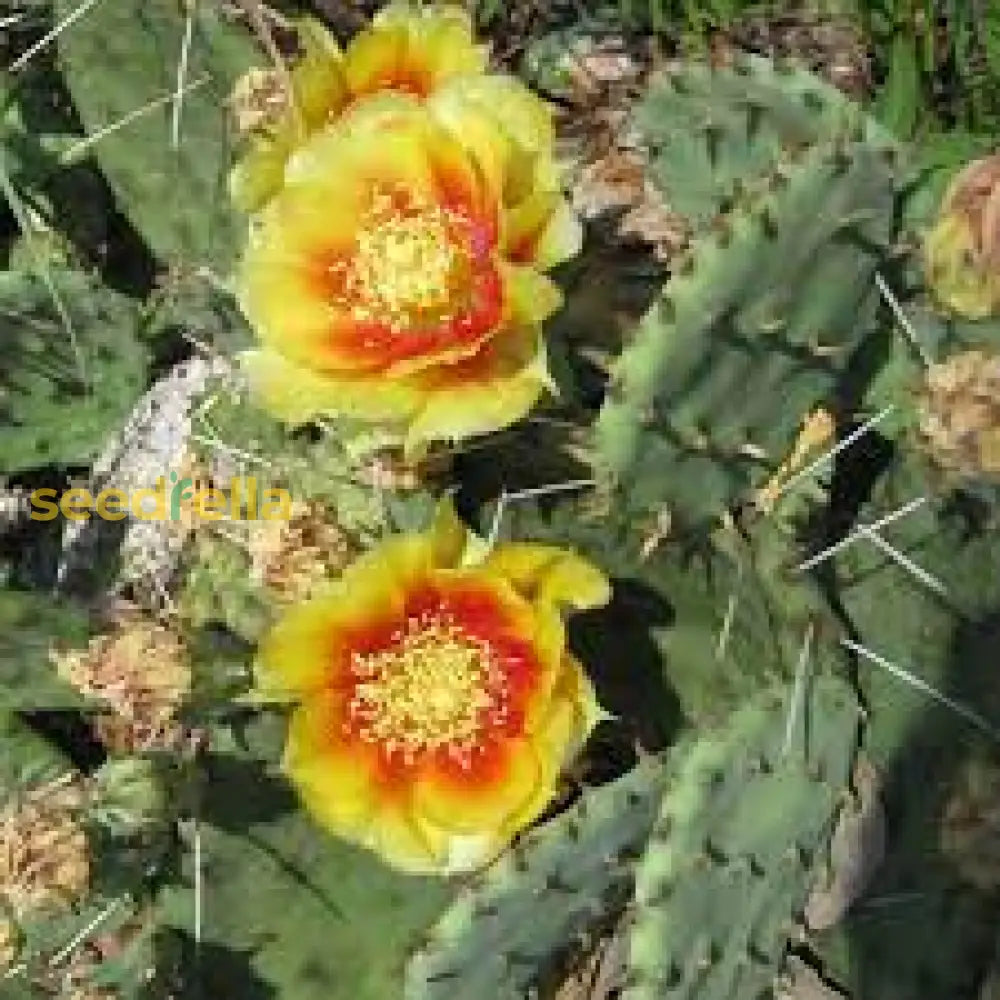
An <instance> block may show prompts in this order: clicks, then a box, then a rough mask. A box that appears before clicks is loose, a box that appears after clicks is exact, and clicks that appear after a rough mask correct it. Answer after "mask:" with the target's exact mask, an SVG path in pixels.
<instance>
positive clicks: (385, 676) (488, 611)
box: [344, 587, 539, 770]
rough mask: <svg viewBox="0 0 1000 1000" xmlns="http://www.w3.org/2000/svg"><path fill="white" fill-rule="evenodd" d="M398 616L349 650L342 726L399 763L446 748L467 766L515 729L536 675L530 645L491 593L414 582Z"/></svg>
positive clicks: (445, 751) (514, 731)
mask: <svg viewBox="0 0 1000 1000" xmlns="http://www.w3.org/2000/svg"><path fill="white" fill-rule="evenodd" d="M407 605H408V607H407V610H406V615H405V617H404V618H403V619H402V621H401V622H398V621H397V622H396V623H394V624H392V625H387V626H385V627H384V629H378V630H377V631H376V633H374V634H369V636H368V638H367V640H364V639H362V640H360V641H359V643H358V645H356V646H355V651H354V652H353V653H352V654H351V655H350V663H349V676H350V680H349V684H348V692H347V693H348V698H347V714H346V717H345V719H344V733H345V735H348V736H354V737H357V738H359V739H361V740H363V741H365V742H367V743H371V744H374V745H377V746H378V747H379V748H380V749H381V751H382V752H383V753H384V754H385V755H386V757H387V758H389V759H391V760H394V761H395V762H396V763H397V764H402V765H404V766H409V765H413V764H415V763H417V762H418V760H419V759H422V758H423V757H424V756H425V755H428V754H429V755H438V754H444V755H445V756H446V757H447V758H449V759H450V760H452V761H453V762H454V763H456V764H458V765H459V766H460V767H461V768H463V769H465V770H468V769H470V768H472V767H473V765H474V763H475V761H476V760H477V759H480V758H481V757H482V755H483V754H484V753H485V752H486V751H487V750H488V749H489V747H490V745H491V744H493V743H495V742H496V741H498V740H503V739H505V738H507V737H509V736H512V735H515V734H516V733H518V732H519V731H520V730H521V727H522V725H523V721H524V705H525V698H526V697H528V696H529V693H530V691H531V690H532V689H533V686H534V684H535V683H536V682H537V677H538V670H539V667H538V663H537V660H536V658H535V654H534V651H533V649H532V647H531V645H530V642H527V641H525V640H521V639H517V638H515V637H514V636H512V635H511V634H510V633H509V629H508V628H507V627H506V626H505V625H504V614H503V612H502V611H501V609H500V607H499V606H498V605H497V604H496V603H495V600H494V599H493V598H492V597H491V595H489V594H488V592H482V591H471V592H455V593H450V594H446V593H443V592H441V591H439V590H437V588H436V587H431V588H429V589H423V588H421V589H419V590H418V591H416V592H414V593H413V594H411V595H410V599H409V600H408V601H407Z"/></svg>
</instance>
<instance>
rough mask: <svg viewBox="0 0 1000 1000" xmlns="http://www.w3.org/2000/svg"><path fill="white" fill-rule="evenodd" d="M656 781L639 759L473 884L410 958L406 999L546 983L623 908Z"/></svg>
mask: <svg viewBox="0 0 1000 1000" xmlns="http://www.w3.org/2000/svg"><path fill="white" fill-rule="evenodd" d="M662 782H663V771H662V767H661V765H660V762H659V761H658V760H657V759H656V758H649V759H640V761H639V763H638V765H637V766H636V767H635V768H634V769H633V770H632V771H631V772H629V773H628V774H626V775H625V776H624V777H622V778H619V779H618V780H617V781H615V782H613V783H611V784H608V785H605V786H603V787H601V788H594V789H585V790H584V791H583V792H582V794H581V797H580V798H579V800H578V801H577V802H576V804H575V805H573V806H571V807H570V808H569V809H567V810H566V811H565V812H564V813H562V814H561V815H560V816H558V817H557V818H555V819H553V820H551V821H549V822H548V823H545V824H544V825H542V826H540V827H538V828H537V829H535V830H533V831H531V832H530V833H529V834H527V835H526V836H525V837H524V838H523V840H522V841H521V842H520V843H519V844H518V845H517V846H516V847H515V848H514V850H513V851H512V852H511V853H510V854H508V855H507V856H506V857H504V858H503V859H502V860H501V861H499V862H497V864H496V865H494V866H493V867H491V868H489V869H487V871H485V872H483V874H482V875H481V876H479V877H477V878H476V879H474V880H473V881H472V883H471V884H470V885H469V886H468V887H467V888H466V889H465V891H464V892H463V893H462V894H461V895H460V896H459V897H458V899H456V900H455V902H453V903H452V904H451V906H450V907H449V908H448V910H446V911H445V913H444V915H443V916H442V917H441V919H440V920H438V922H437V923H436V924H434V926H433V927H432V928H431V929H430V930H429V931H428V933H427V935H426V938H425V940H424V942H423V944H422V945H421V947H420V950H419V951H417V952H416V954H415V955H414V956H413V957H412V958H411V959H410V962H409V965H408V967H407V977H406V989H405V992H404V995H405V997H406V998H407V1000H435V998H438V997H442V998H443V997H448V998H454V1000H463V998H466V997H468V998H470V1000H471V998H474V997H486V996H488V997H496V998H497V1000H504V998H508V997H509V998H510V1000H515V998H518V997H523V996H526V995H530V993H531V991H532V990H533V989H534V990H537V989H539V988H542V987H543V986H544V984H545V983H547V982H548V983H550V984H551V982H552V981H553V973H554V972H558V968H559V966H558V963H559V961H560V959H565V957H566V953H567V952H568V951H569V950H570V949H571V948H572V947H574V946H575V947H577V948H582V947H585V946H586V944H587V943H588V942H592V941H593V939H594V937H595V936H596V934H597V933H598V932H600V931H603V930H606V927H607V923H608V921H609V920H611V919H613V918H614V914H615V912H616V911H618V910H621V909H623V908H624V907H625V906H626V905H627V902H628V899H629V897H630V895H631V893H632V890H633V880H634V875H633V864H634V860H635V858H636V857H637V855H638V853H639V852H641V851H642V849H643V845H644V844H645V842H646V839H647V837H648V836H649V831H650V828H651V826H652V823H653V819H654V817H655V815H656V809H657V805H658V803H659V798H660V794H661V793H662Z"/></svg>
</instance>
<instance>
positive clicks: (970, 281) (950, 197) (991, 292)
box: [924, 153, 1000, 319]
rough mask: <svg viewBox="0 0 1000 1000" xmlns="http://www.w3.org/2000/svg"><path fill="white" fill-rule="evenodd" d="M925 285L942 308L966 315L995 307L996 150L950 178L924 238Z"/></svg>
mask: <svg viewBox="0 0 1000 1000" xmlns="http://www.w3.org/2000/svg"><path fill="white" fill-rule="evenodd" d="M924 260H925V266H926V271H927V283H928V286H929V287H930V289H931V292H932V293H933V294H934V296H935V298H936V299H937V300H938V301H939V302H940V303H941V304H942V305H944V306H945V307H946V308H948V309H950V310H951V311H952V312H955V313H957V314H958V315H960V316H965V317H967V318H969V319H982V318H984V317H986V316H990V315H993V314H995V313H997V312H998V311H1000V153H998V154H995V155H993V156H987V157H984V158H983V159H980V160H975V161H974V162H973V163H970V164H969V165H968V166H967V167H966V168H965V169H964V170H962V171H960V172H959V174H958V175H957V176H956V177H955V179H954V180H953V181H952V183H951V185H950V187H949V188H948V190H947V192H946V193H945V196H944V199H943V200H942V203H941V209H940V212H939V215H938V220H937V222H936V224H935V225H934V226H933V228H932V229H931V230H930V231H929V232H928V233H927V235H926V237H925V240H924Z"/></svg>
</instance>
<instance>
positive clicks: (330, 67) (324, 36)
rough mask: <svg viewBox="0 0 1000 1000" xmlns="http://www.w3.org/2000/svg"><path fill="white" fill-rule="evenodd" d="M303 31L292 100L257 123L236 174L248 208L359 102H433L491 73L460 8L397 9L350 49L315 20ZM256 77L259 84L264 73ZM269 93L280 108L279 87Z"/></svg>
mask: <svg viewBox="0 0 1000 1000" xmlns="http://www.w3.org/2000/svg"><path fill="white" fill-rule="evenodd" d="M298 29H299V31H298V33H299V42H300V45H301V49H302V55H301V58H300V59H299V60H298V62H297V64H296V65H295V66H294V67H293V68H292V70H291V73H290V77H291V87H292V95H291V98H292V99H291V101H290V102H289V101H288V100H287V97H286V100H285V101H284V102H283V104H282V106H281V107H279V108H278V109H277V113H276V114H271V115H269V116H268V117H269V118H270V119H271V120H270V121H264V122H263V123H260V122H255V123H254V124H256V125H257V126H258V127H256V128H254V129H253V130H254V131H256V132H258V133H259V134H258V135H257V137H256V142H254V143H253V144H252V146H251V149H250V152H249V153H248V155H247V156H246V157H245V158H244V159H243V160H241V161H240V163H239V164H237V166H236V169H235V170H234V172H233V174H232V177H231V189H232V194H233V198H234V200H235V202H236V204H237V205H238V206H240V207H241V208H243V209H244V210H247V211H253V210H255V209H257V208H259V207H260V206H261V205H262V204H263V203H264V202H265V201H266V200H267V199H268V198H269V197H270V196H271V195H272V194H273V193H274V192H275V191H276V190H278V188H280V186H281V182H282V175H283V173H284V167H285V163H286V161H287V160H288V158H289V156H290V155H291V154H292V152H293V151H294V149H295V148H296V147H297V146H298V145H299V144H301V143H302V142H303V141H305V140H306V139H307V138H308V137H309V136H310V135H311V134H312V133H314V132H316V131H317V130H319V129H320V128H322V127H323V126H324V125H326V124H327V123H329V122H331V121H335V120H336V119H337V118H338V117H339V116H340V115H341V114H342V113H343V112H345V111H346V110H347V109H349V108H351V107H352V106H353V105H354V104H355V103H356V102H358V101H360V100H362V99H364V98H365V97H368V96H370V95H372V94H377V93H380V92H383V91H396V92H399V93H407V94H413V95H415V96H417V97H420V98H426V97H428V96H429V95H430V94H432V93H433V92H434V90H435V89H436V88H438V87H439V86H441V85H442V84H444V83H445V82H446V81H448V80H450V79H453V78H455V77H458V76H468V75H473V74H477V73H483V72H485V70H486V62H487V51H486V48H485V46H481V45H477V44H476V43H475V39H474V36H473V31H472V22H471V20H470V18H469V15H468V14H467V13H466V11H464V10H462V9H461V8H460V7H431V8H427V9H422V10H416V9H413V8H411V7H407V6H400V5H395V4H394V5H391V6H389V7H387V8H385V9H384V10H382V11H381V12H380V13H379V14H377V15H376V16H375V18H374V20H373V22H372V25H371V27H370V28H369V29H367V30H366V31H363V32H361V33H360V34H359V35H358V36H357V37H356V38H354V39H353V41H352V42H351V43H350V45H348V46H347V49H346V50H341V48H340V46H339V45H338V44H337V41H336V39H335V38H334V37H333V36H332V35H331V34H330V33H329V32H328V31H327V30H326V28H324V27H323V26H322V25H321V24H320V23H319V22H318V21H316V20H314V19H312V18H305V19H303V20H302V21H300V22H299V25H298ZM248 79H251V80H252V79H259V72H258V73H256V74H254V75H252V76H251V77H250V78H248ZM267 91H268V94H269V101H268V104H269V105H270V106H271V107H273V87H268V88H267ZM289 104H291V106H289ZM251 121H253V119H251ZM261 125H263V127H260V126H261Z"/></svg>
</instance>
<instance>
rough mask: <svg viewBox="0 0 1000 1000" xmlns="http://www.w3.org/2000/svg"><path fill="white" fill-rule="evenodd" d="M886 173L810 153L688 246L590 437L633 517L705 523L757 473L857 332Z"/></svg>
mask: <svg viewBox="0 0 1000 1000" xmlns="http://www.w3.org/2000/svg"><path fill="white" fill-rule="evenodd" d="M892 205H893V176H892V168H891V166H890V165H889V163H888V162H887V160H886V157H885V155H884V153H882V152H881V151H878V150H877V149H874V148H871V147H869V146H866V145H860V146H848V147H845V148H841V149H839V150H837V151H835V152H822V151H818V152H815V153H812V154H810V155H809V156H808V157H807V160H806V162H805V163H803V164H802V165H801V166H799V167H797V168H794V169H793V170H791V171H790V173H789V174H788V176H787V177H785V178H784V179H783V180H782V183H781V185H780V186H779V187H778V189H777V190H776V191H773V192H769V193H767V194H766V195H764V196H763V197H762V198H760V199H758V200H755V201H753V202H752V203H751V204H750V205H749V206H747V207H742V208H737V209H735V210H734V211H733V212H732V213H730V214H728V215H726V216H723V217H722V218H721V220H720V229H719V232H718V233H717V234H713V235H711V236H706V237H703V238H702V239H701V240H699V241H697V242H696V243H695V245H694V247H693V248H692V251H691V254H690V256H689V258H688V259H687V261H686V263H685V265H684V266H683V267H682V268H681V270H680V272H679V273H678V274H677V275H675V276H674V277H673V278H671V280H670V281H668V283H667V285H666V286H665V288H664V290H663V293H662V295H661V298H660V300H659V301H658V302H657V303H656V304H655V305H654V306H653V308H652V310H651V311H650V313H649V314H648V315H647V317H646V318H645V320H644V321H643V323H642V324H641V326H640V327H639V329H638V331H637V332H636V336H635V340H634V342H633V343H632V344H631V345H629V346H628V347H627V348H626V350H625V353H624V354H623V356H622V358H621V359H620V361H619V363H618V366H617V368H616V371H615V373H614V375H613V377H612V385H611V391H610V394H609V398H608V400H607V402H606V403H605V405H604V407H603V409H602V411H601V414H600V416H599V418H598V420H597V424H596V428H595V449H596V452H597V457H598V463H599V466H600V467H601V468H603V469H605V470H606V471H607V472H608V473H610V475H611V476H612V477H613V478H614V480H615V483H616V485H617V495H618V496H619V497H621V498H622V499H623V502H625V503H626V504H627V505H628V507H629V509H630V511H631V512H632V515H633V516H634V517H636V518H640V519H642V518H650V517H651V516H653V515H654V513H655V508H656V506H657V505H658V504H663V503H666V504H667V505H669V506H670V507H671V508H672V509H673V510H674V512H675V513H676V515H677V517H678V518H681V519H683V521H685V522H688V523H691V522H697V521H699V520H704V519H706V518H709V519H711V518H714V517H717V516H719V515H720V514H721V513H722V511H723V510H726V509H729V508H730V507H732V506H733V505H734V504H735V503H736V502H737V501H738V500H741V499H745V498H746V496H747V494H748V493H749V491H750V490H751V488H753V487H756V488H760V487H762V486H763V485H764V483H765V482H766V481H767V480H768V479H769V478H770V475H771V474H772V473H773V471H774V469H775V468H776V467H777V465H778V463H779V462H780V460H781V458H782V457H783V456H784V455H786V454H787V453H788V452H789V451H790V449H791V447H792V444H793V442H794V439H795V432H796V430H797V429H798V427H799V425H800V422H801V420H802V418H803V417H804V416H805V415H806V414H808V413H810V412H812V411H813V410H814V409H816V408H817V406H818V405H820V404H821V403H823V402H824V401H827V400H829V399H831V398H832V396H833V394H834V387H835V385H836V384H837V381H838V379H839V377H840V375H841V374H842V373H843V372H844V371H845V369H846V366H847V364H848V362H849V359H850V357H851V355H852V354H853V352H854V350H855V349H856V348H857V347H858V345H859V344H860V343H861V342H862V341H863V340H864V338H865V336H866V335H869V334H871V332H872V330H873V327H874V324H875V321H876V317H877V310H878V292H877V290H876V288H875V285H874V279H875V273H876V270H877V268H878V266H879V259H880V256H881V254H882V253H883V252H884V250H885V248H886V247H887V245H888V241H889V239H890V237H891V231H892Z"/></svg>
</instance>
